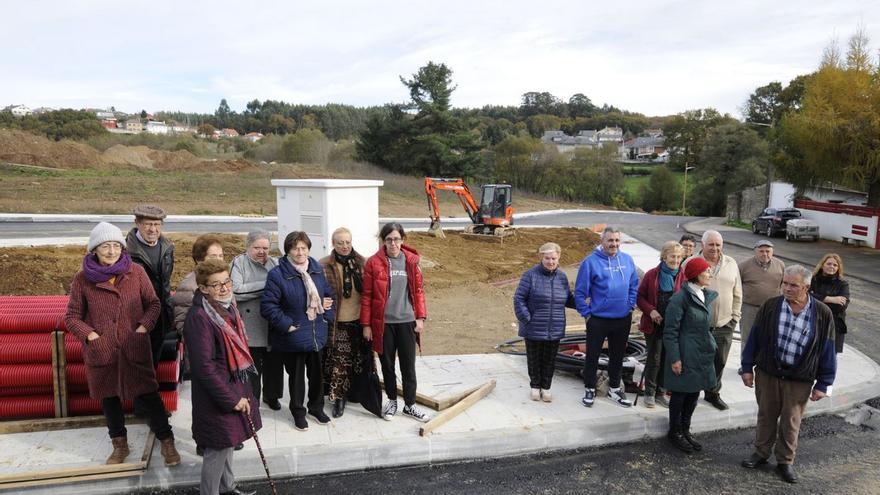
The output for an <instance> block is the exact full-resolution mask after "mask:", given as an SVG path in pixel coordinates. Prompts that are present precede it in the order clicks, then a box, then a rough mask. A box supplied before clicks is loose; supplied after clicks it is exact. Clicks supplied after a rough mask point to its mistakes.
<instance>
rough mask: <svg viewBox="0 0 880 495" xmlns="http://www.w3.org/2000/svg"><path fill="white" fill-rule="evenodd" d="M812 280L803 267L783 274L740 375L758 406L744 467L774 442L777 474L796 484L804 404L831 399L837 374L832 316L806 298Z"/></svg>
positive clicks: (761, 458) (764, 455)
mask: <svg viewBox="0 0 880 495" xmlns="http://www.w3.org/2000/svg"><path fill="white" fill-rule="evenodd" d="M810 278H811V273H810V271H809V270H807V269H806V268H804V267H803V266H801V265H792V266H789V267H787V268H786V269H785V271H784V275H783V277H782V296H778V297H774V298H771V299H768V300H767V301H766V302H765V303H764V304H763V305H762V306H761V308H760V309H759V310H758V314H757V316H756V317H755V322H754V324H753V326H752V331H751V333H750V334H749V338H748V341H747V342H746V345H745V348H744V349H743V353H742V363H741V364H742V367H741V368H740V370H739V373H740V375H741V376H742V381H743V384H745V386H747V387H755V398H756V399H757V401H758V426H757V432H756V435H755V436H756V438H755V452H754V453H753V454H752V455H751V457H750V458H748V459H746V460H744V461H742V465H743V467H746V468H750V469H753V468H756V467H758V466H760V465H762V464H766V463H767V459H768V458H769V457H770V450H771V449H772V448H773V446H774V443H775V444H776V446H775V449H774V452H775V454H776V471H777V472H778V473H779V475H780V476H782V479H784V480H785V481H787V482H789V483H796V482H797V474H796V473H795V471H794V468H793V467H792V464H793V463H794V455H795V450H797V442H798V432H799V431H800V426H801V417H803V414H804V409H806V407H807V400H808V399H809V400H813V401H817V400H819V399H821V398H823V397H825V396H826V395H831V385H832V384H833V383H834V376H835V374H836V372H837V354H836V353H835V351H834V317H833V316H832V314H831V310H830V309H828V306H826V305H825V304H824V303H822V302H820V301H819V300H818V299H816V298H814V297H813V296H811V295H810V294H809V289H810ZM777 431H778V439H777Z"/></svg>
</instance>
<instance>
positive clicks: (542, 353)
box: [513, 242, 574, 402]
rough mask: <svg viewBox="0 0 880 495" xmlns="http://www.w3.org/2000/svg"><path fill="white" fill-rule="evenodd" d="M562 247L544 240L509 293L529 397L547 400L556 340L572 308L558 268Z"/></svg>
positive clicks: (572, 296)
mask: <svg viewBox="0 0 880 495" xmlns="http://www.w3.org/2000/svg"><path fill="white" fill-rule="evenodd" d="M561 255H562V248H560V247H559V244H556V243H553V242H548V243H546V244H544V245H543V246H541V248H540V249H539V250H538V256H539V259H540V260H541V262H540V263H538V264H537V265H535V266H534V267H532V268H530V269H529V270H528V271H527V272H525V273H524V274H523V276H522V278H520V280H519V286H518V287H517V288H516V293H515V294H514V295H513V310H514V312H515V313H516V319H517V320H519V336H520V337H523V338H524V339H525V343H526V362H527V363H528V369H529V387H530V388H531V398H532V400H535V401H537V400H542V399H543V400H544V402H551V401H552V400H553V397H552V395H550V385H551V383H552V381H553V371H554V369H555V365H556V353H557V352H558V351H559V341H560V340H561V339H562V337H564V336H565V308H566V307H568V308H574V295H573V294H572V292H571V288H570V287H569V285H568V277H566V276H565V273H563V272H562V270H559V257H560V256H561Z"/></svg>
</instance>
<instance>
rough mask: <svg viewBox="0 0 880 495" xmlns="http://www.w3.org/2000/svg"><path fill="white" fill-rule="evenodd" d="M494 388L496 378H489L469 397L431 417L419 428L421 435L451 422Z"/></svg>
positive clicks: (428, 433)
mask: <svg viewBox="0 0 880 495" xmlns="http://www.w3.org/2000/svg"><path fill="white" fill-rule="evenodd" d="M493 389H495V380H494V379H492V380H489V381H488V382H486V383H485V384H484V385H482V386H481V387H480V388H478V389H477V390H475V391H474V392H473V393H472V394H470V395H468V396H467V397H465V398H464V399H462V400H460V401H459V402H457V403H456V404H455V405H453V406H452V407H450V408H449V409H447V410H445V411H443V412H441V413H440V414H438V415H436V416H434V418H433V419H431V421H428V422H427V423H425V426H422V427H421V428H420V429H419V435H421V436H423V437H424V436H427V435H430V434H431V432H432V431H434V430H436V429H437V428H439V427H441V426H443V425H444V424H446V423H447V422H449V421H450V420H451V419H452V418H454V417H456V416H458V415H459V414H461V413H463V412H464V411H465V409H467V408H469V407H471V406H472V405H474V404H476V403H477V401H479V400H480V399H482V398H483V397H485V396H487V395H489V393H490V392H492V390H493Z"/></svg>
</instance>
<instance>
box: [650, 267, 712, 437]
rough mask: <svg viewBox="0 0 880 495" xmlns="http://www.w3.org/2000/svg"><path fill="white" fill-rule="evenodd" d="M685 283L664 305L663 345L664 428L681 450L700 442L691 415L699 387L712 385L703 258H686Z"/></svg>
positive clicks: (709, 304)
mask: <svg viewBox="0 0 880 495" xmlns="http://www.w3.org/2000/svg"><path fill="white" fill-rule="evenodd" d="M684 277H685V279H686V280H687V284H685V286H684V287H682V289H681V290H680V291H678V292H676V293H675V295H673V296H672V298H671V299H670V300H669V305H668V306H667V307H666V317H665V320H666V322H665V327H664V328H663V347H664V348H665V349H666V363H667V364H666V365H665V366H666V369H665V373H666V376H665V384H666V389H667V390H669V391H670V392H672V398H671V399H670V400H669V434H668V435H667V438H669V441H670V442H672V444H673V445H674V446H675V447H676V448H678V449H679V450H682V451H684V452H686V453H691V452H693V451H695V450H702V449H703V447H702V446H701V445H700V444H699V443H697V441H696V440H694V437H692V436H691V417H692V416H693V414H694V409H695V408H696V407H697V399H698V398H699V396H700V390H712V387H714V386H715V380H716V378H715V349H716V348H717V345H716V344H715V337H714V336H712V331H711V329H710V326H711V324H712V301H714V300H715V298H716V297H718V293H717V292H715V291H713V290H709V289H707V288H706V287H708V286H709V282H710V281H711V280H712V274H711V267H710V266H709V263H708V262H707V261H706V260H704V259H703V258H691V259H690V260H689V261H688V262H687V264H686V265H685V267H684Z"/></svg>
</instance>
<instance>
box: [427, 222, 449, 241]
mask: <svg viewBox="0 0 880 495" xmlns="http://www.w3.org/2000/svg"><path fill="white" fill-rule="evenodd" d="M428 233H429V234H431V235H432V236H434V237H437V238H440V239H446V234H444V233H443V228H442V227H441V226H440V221H439V220H437V221H434V222H431V226H430V227H428Z"/></svg>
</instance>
